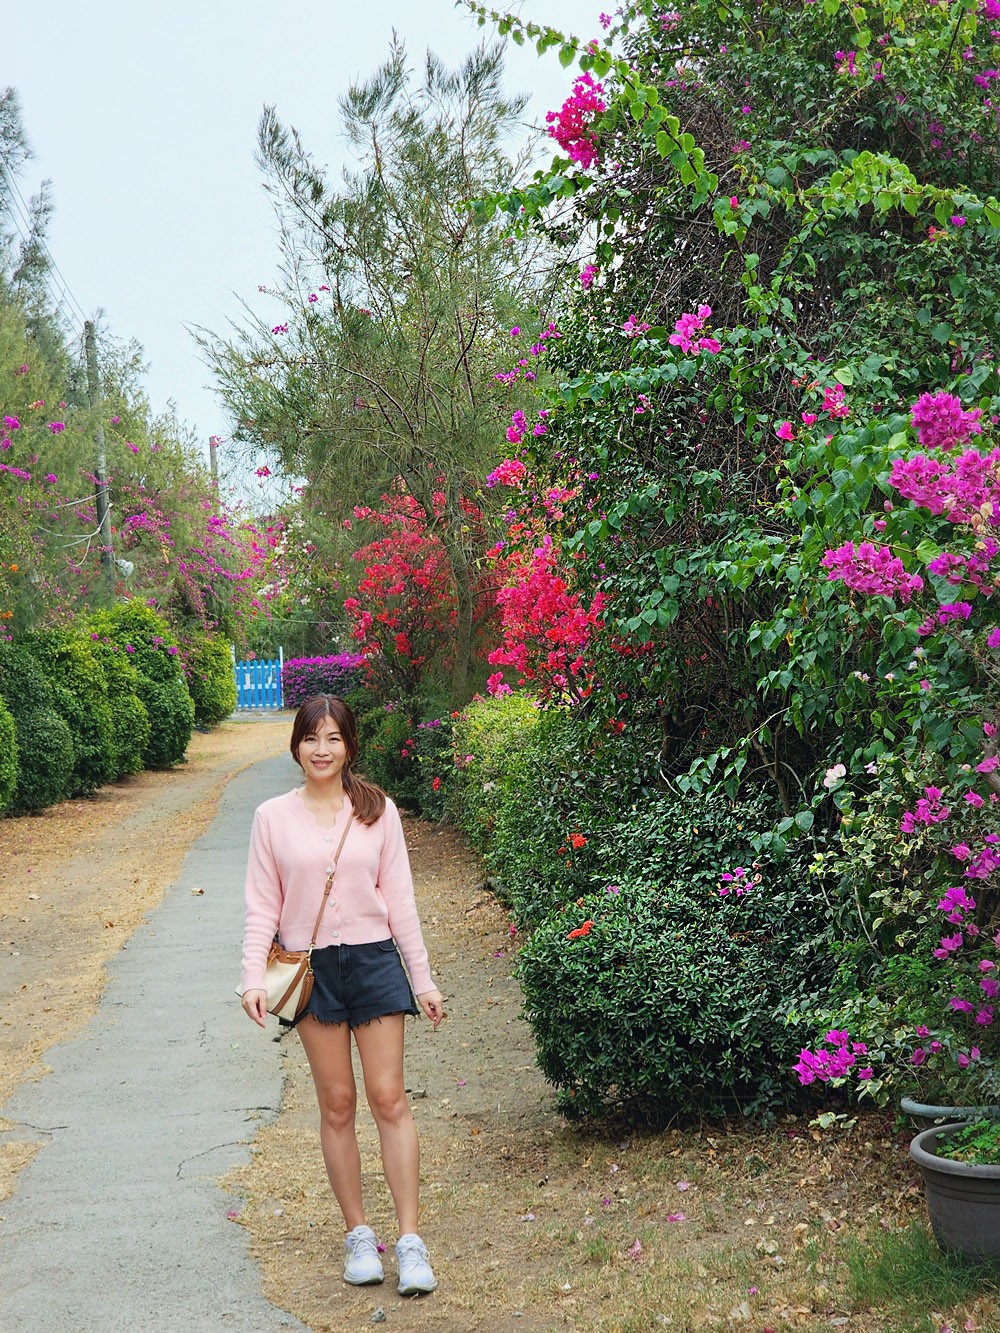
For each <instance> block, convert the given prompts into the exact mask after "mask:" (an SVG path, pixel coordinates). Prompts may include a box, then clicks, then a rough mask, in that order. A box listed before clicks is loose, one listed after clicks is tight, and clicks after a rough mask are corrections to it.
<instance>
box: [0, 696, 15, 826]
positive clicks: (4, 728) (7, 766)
mask: <svg viewBox="0 0 1000 1333" xmlns="http://www.w3.org/2000/svg"><path fill="white" fill-rule="evenodd" d="M16 787H17V733H16V731H15V729H14V719H13V717H12V716H11V714H10V709H9V708H8V707H7V705H6V704H5V703H4V701H3V700H2V699H0V814H3V812H4V811H5V810H6V809H7V808H8V806H9V805H10V804H11V802H12V801H13V799H14V790H15V788H16Z"/></svg>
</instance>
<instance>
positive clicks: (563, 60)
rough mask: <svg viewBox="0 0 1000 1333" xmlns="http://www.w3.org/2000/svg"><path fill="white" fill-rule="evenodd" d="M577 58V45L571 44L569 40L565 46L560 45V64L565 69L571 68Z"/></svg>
mask: <svg viewBox="0 0 1000 1333" xmlns="http://www.w3.org/2000/svg"><path fill="white" fill-rule="evenodd" d="M575 59H576V47H575V46H570V44H569V42H567V43H566V45H565V46H560V48H559V63H560V65H562V67H563V69H569V67H570V65H572V63H573V61H574V60H575Z"/></svg>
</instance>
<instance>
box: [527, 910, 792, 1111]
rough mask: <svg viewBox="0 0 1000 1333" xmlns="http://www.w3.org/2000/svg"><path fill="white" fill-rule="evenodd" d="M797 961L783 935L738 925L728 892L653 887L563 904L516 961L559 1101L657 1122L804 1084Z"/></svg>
mask: <svg viewBox="0 0 1000 1333" xmlns="http://www.w3.org/2000/svg"><path fill="white" fill-rule="evenodd" d="M588 921H591V922H593V924H592V926H590V927H589V929H588V928H587V926H586V925H585V923H586V922H588ZM581 928H582V929H583V930H584V931H585V932H586V933H584V934H582V935H580V936H578V937H576V938H570V932H571V931H573V930H578V929H581ZM789 966H790V964H789V960H788V956H787V951H786V942H785V941H784V940H783V939H779V938H774V937H769V936H768V935H767V934H766V933H763V932H736V931H734V930H733V929H732V924H731V922H730V920H729V919H728V917H727V914H726V913H725V911H724V910H719V904H718V900H716V903H704V902H693V901H692V899H691V898H690V897H689V896H688V895H687V894H686V893H683V892H679V891H677V890H676V889H667V890H663V889H660V890H653V889H651V888H649V887H621V888H620V889H619V892H618V893H616V894H608V893H601V894H593V895H590V896H589V897H586V898H584V900H583V903H582V906H579V907H577V906H574V907H572V908H569V909H563V910H561V911H557V912H554V913H552V915H551V916H549V917H548V919H547V920H545V921H544V922H542V923H541V925H539V926H538V928H537V929H536V930H535V931H534V932H533V934H532V935H531V937H530V939H529V940H528V942H527V943H526V944H525V945H524V947H523V948H522V950H521V953H520V956H519V960H518V971H519V974H520V978H521V984H522V986H523V988H524V1005H525V1014H526V1016H527V1019H528V1022H529V1023H530V1025H531V1029H532V1032H533V1034H534V1038H535V1043H536V1047H537V1058H538V1064H539V1067H540V1068H541V1070H542V1072H543V1073H544V1074H545V1077H546V1078H547V1079H548V1080H549V1082H550V1083H552V1084H554V1086H555V1087H556V1088H557V1089H558V1090H559V1104H560V1107H561V1109H563V1110H564V1111H566V1112H567V1113H569V1114H571V1115H593V1114H597V1113H599V1112H602V1111H604V1110H608V1109H611V1108H614V1109H617V1110H619V1111H624V1112H625V1113H627V1114H630V1115H634V1116H638V1117H641V1118H642V1119H644V1120H646V1121H649V1122H652V1123H656V1124H663V1123H665V1122H667V1121H669V1120H671V1119H673V1118H676V1117H692V1116H705V1115H707V1116H716V1115H724V1114H727V1113H731V1112H733V1111H739V1112H742V1113H743V1114H744V1115H761V1114H766V1113H768V1112H771V1111H773V1110H774V1109H775V1108H777V1107H778V1106H781V1105H783V1104H785V1103H787V1102H788V1100H789V1099H790V1097H791V1096H793V1095H794V1089H793V1087H792V1080H791V1078H790V1075H789V1072H788V1071H789V1066H790V1065H791V1063H792V1060H793V1059H794V1056H795V1054H796V1052H797V1049H798V1045H797V1038H798V1037H800V1036H801V1034H799V1033H797V1032H796V1031H795V1029H793V1028H792V1027H790V1026H788V1025H786V1021H785V989H786V986H787V984H788V978H787V972H788V968H789Z"/></svg>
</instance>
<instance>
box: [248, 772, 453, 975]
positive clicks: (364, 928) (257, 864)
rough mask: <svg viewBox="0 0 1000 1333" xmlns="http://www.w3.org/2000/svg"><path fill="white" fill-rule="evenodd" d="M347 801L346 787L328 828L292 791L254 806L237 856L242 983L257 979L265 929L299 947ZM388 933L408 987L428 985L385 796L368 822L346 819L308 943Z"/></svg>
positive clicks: (406, 867)
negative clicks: (241, 884)
mask: <svg viewBox="0 0 1000 1333" xmlns="http://www.w3.org/2000/svg"><path fill="white" fill-rule="evenodd" d="M350 810H351V802H350V799H349V797H347V796H346V795H345V797H344V808H343V809H342V810H341V812H340V814H339V815H338V816H337V820H336V823H335V824H334V826H333V828H323V826H322V825H321V824H319V823H318V822H317V820H316V818H315V816H314V815H313V814H312V813H311V812H310V811H309V810H307V809H306V806H305V803H304V802H303V800H302V797H301V796H300V795H299V793H298V791H290V792H286V793H285V795H284V796H275V797H274V798H273V799H272V800H270V801H265V802H264V803H263V805H260V806H258V807H257V811H256V814H255V815H254V821H253V830H252V832H251V835H250V854H249V857H248V859H247V877H246V922H245V927H244V933H243V980H242V985H241V990H242V991H243V992H246V991H248V990H253V989H255V988H258V987H263V985H264V966H265V964H266V962H267V954H268V950H269V949H270V947H271V941H272V940H273V939H274V932H275V929H277V931H278V935H279V938H280V940H281V942H282V944H283V945H284V946H285V948H286V949H307V948H308V947H309V940H310V938H311V936H312V930H313V926H314V924H315V922H316V913H317V912H318V911H319V905H320V901H321V900H322V897H323V890H324V888H325V887H326V876H327V868H328V867H329V866H330V865H331V864H332V863H331V861H330V857H331V856H333V854H334V852H335V851H336V850H337V845H338V843H339V842H340V838H341V835H342V834H343V832H344V825H345V823H346V821H347V817H348V815H349V813H350ZM390 936H391V937H392V938H393V939H394V940H395V941H396V944H397V946H398V948H399V952H400V953H401V954H402V956H403V961H404V962H405V964H406V970H407V971H408V972H409V974H410V981H411V983H412V985H413V990H414V993H415V994H417V995H422V994H423V993H424V992H425V991H429V990H434V989H435V985H434V981H433V979H432V977H431V970H430V967H429V965H428V962H427V950H426V948H425V947H424V940H423V935H422V934H421V931H420V919H419V917H418V916H417V905H416V902H415V901H414V897H413V877H412V875H411V874H410V862H409V858H408V857H407V855H406V843H405V842H404V840H403V826H402V823H401V822H400V818H399V811H398V810H397V809H396V807H395V805H394V804H393V803H392V801H390V800H388V799H387V800H386V803H385V813H384V814H383V815H382V817H381V818H380V819H377V820H376V821H375V823H374V824H371V825H365V824H362V823H361V822H360V821H359V820H357V819H355V820H354V822H353V823H352V824H351V831H350V832H349V833H348V835H347V841H346V842H345V843H344V850H343V851H342V852H341V854H340V863H339V865H338V866H337V875H336V878H335V879H334V881H333V889H332V890H331V893H330V898H329V900H328V902H327V905H326V909H325V911H324V913H323V920H322V921H321V923H320V930H319V935H318V937H317V939H316V948H317V949H321V948H325V947H326V946H328V945H337V944H373V943H374V942H375V941H376V940H385V939H388V938H389V937H390Z"/></svg>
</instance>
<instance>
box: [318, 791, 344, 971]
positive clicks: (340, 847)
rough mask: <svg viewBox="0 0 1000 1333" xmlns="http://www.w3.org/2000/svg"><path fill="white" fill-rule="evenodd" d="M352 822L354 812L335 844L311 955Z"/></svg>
mask: <svg viewBox="0 0 1000 1333" xmlns="http://www.w3.org/2000/svg"><path fill="white" fill-rule="evenodd" d="M353 822H354V811H353V810H352V811H351V813H350V814H349V815H348V817H347V827H346V828H345V829H344V836H343V837H342V838H341V839H340V842H339V843H338V844H337V850H336V851H335V852H334V854H333V866H332V868H331V870H330V873H329V874H328V875H327V877H326V888H325V889H324V890H323V901H322V902H321V903H320V905H319V915H318V916H317V917H316V924H315V926H313V933H312V939H311V940H310V941H309V952H310V953H312V951H313V949H315V947H316V937H317V936H318V935H319V925H320V922H321V921H322V920H323V913H324V912H325V911H326V903H327V899H328V898H329V897H330V890H331V889H332V888H333V877H334V875H335V874H336V873H337V862H338V861H339V860H340V853H341V852H342V851H343V850H344V843H345V842H346V841H347V835H348V833H350V831H351V824H352V823H353Z"/></svg>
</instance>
